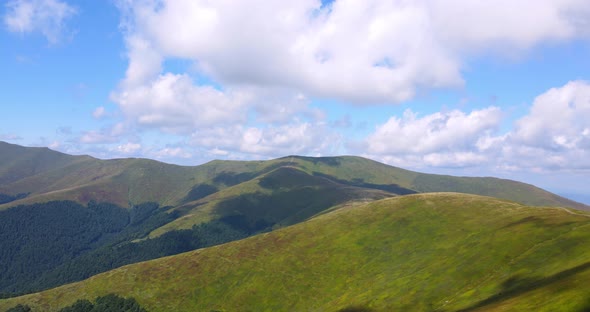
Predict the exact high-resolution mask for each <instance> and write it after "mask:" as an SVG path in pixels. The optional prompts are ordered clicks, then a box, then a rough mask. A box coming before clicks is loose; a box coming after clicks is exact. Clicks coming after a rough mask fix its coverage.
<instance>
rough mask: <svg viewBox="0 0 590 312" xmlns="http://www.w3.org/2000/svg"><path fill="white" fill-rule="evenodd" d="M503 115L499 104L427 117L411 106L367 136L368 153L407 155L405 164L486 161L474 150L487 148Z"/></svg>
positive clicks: (442, 164) (454, 164) (469, 163)
mask: <svg viewBox="0 0 590 312" xmlns="http://www.w3.org/2000/svg"><path fill="white" fill-rule="evenodd" d="M501 118H502V112H501V110H500V109H499V108H497V107H488V108H485V109H482V110H475V111H472V112H471V113H469V114H466V113H464V112H462V111H459V110H453V111H450V112H439V113H434V114H430V115H426V116H424V117H419V116H418V114H416V113H414V112H412V111H411V110H409V109H408V110H406V111H405V112H404V114H403V116H402V117H401V118H398V117H391V118H390V119H389V120H388V121H387V122H386V123H384V124H382V125H379V126H377V127H376V129H375V132H373V133H372V134H371V135H369V136H368V137H367V139H366V142H365V146H364V148H365V153H367V154H370V155H377V156H385V155H405V157H404V158H405V159H406V161H404V163H408V162H409V163H413V162H423V163H425V164H428V165H432V166H445V165H453V166H461V165H472V164H474V163H477V162H482V161H484V160H485V157H481V156H477V155H475V154H474V153H473V152H472V151H473V150H476V151H477V150H480V149H484V148H485V147H486V143H487V142H486V141H487V140H490V137H491V136H492V134H493V131H494V130H495V129H496V128H497V127H498V125H499V123H500V122H501Z"/></svg>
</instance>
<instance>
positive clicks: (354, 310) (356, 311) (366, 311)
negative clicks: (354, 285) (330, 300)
mask: <svg viewBox="0 0 590 312" xmlns="http://www.w3.org/2000/svg"><path fill="white" fill-rule="evenodd" d="M373 311H375V310H373V309H371V308H369V307H363V306H350V307H346V308H344V309H340V310H338V312H373Z"/></svg>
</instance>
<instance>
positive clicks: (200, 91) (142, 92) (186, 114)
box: [113, 73, 249, 133]
mask: <svg viewBox="0 0 590 312" xmlns="http://www.w3.org/2000/svg"><path fill="white" fill-rule="evenodd" d="M248 96H249V95H248V94H244V93H240V92H235V93H224V92H221V91H219V90H217V89H215V88H213V87H211V86H195V85H194V84H193V83H192V80H191V78H190V77H189V76H187V75H175V74H170V73H167V74H164V75H160V76H158V77H157V78H155V79H154V80H153V81H151V82H150V83H149V84H146V85H138V86H134V87H132V88H128V89H125V90H122V91H121V92H119V93H117V94H114V95H113V100H114V101H116V102H117V103H119V106H120V107H121V109H122V111H123V112H124V113H125V114H126V115H127V116H130V117H131V118H134V119H135V120H136V121H137V123H138V124H140V125H143V126H148V127H155V128H160V129H162V130H165V131H169V132H184V133H187V132H190V131H191V130H193V129H195V128H199V127H206V126H211V125H213V124H231V123H235V122H239V121H243V120H244V119H245V118H246V116H245V114H244V112H243V111H242V110H243V103H244V101H245V100H246V99H247V98H248Z"/></svg>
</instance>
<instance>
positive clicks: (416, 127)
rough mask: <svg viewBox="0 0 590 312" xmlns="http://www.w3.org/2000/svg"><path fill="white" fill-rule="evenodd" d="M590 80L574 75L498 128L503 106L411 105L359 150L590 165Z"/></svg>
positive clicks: (505, 165)
mask: <svg viewBox="0 0 590 312" xmlns="http://www.w3.org/2000/svg"><path fill="white" fill-rule="evenodd" d="M588 120H590V83H588V82H586V81H572V82H569V83H567V84H566V85H564V86H562V87H558V88H553V89H550V90H548V91H546V92H545V93H543V94H541V95H539V96H538V97H536V98H535V100H534V101H533V103H532V106H531V108H530V111H529V113H528V114H527V115H525V116H524V117H522V118H521V119H519V120H517V121H516V122H515V123H514V127H513V128H512V129H511V130H509V131H508V132H507V133H504V134H501V135H500V134H497V131H498V129H497V128H498V127H499V124H500V122H501V121H502V112H501V110H500V109H499V108H497V107H489V108H486V109H482V110H476V111H472V112H471V113H469V114H467V113H464V112H461V111H457V110H454V111H451V112H447V113H434V114H430V115H426V116H423V117H419V116H417V114H415V113H413V112H412V111H410V110H407V111H406V112H405V113H404V115H403V116H402V117H401V118H399V117H391V118H390V119H389V120H388V121H387V122H386V123H384V124H382V125H379V126H377V127H376V129H375V131H374V132H373V133H371V134H370V135H369V136H368V137H367V138H366V140H365V142H363V144H360V145H357V146H356V149H355V151H357V152H361V153H364V154H365V155H366V156H369V157H372V158H376V159H380V160H383V161H386V162H388V163H391V164H396V165H405V166H411V167H414V168H419V167H425V166H430V167H466V166H483V167H486V168H488V169H490V170H502V171H518V170H532V171H538V172H541V171H572V172H574V171H589V170H590V123H589V122H588Z"/></svg>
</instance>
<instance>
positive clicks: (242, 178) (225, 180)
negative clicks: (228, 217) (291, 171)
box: [213, 161, 290, 186]
mask: <svg viewBox="0 0 590 312" xmlns="http://www.w3.org/2000/svg"><path fill="white" fill-rule="evenodd" d="M289 164H290V162H287V161H282V162H278V163H276V164H272V165H270V166H268V167H266V168H264V169H262V170H260V171H255V172H241V173H235V172H229V171H223V172H220V173H219V174H217V175H216V176H215V177H214V178H213V183H215V184H224V185H225V186H233V185H237V184H240V183H243V182H246V181H249V180H252V179H254V178H255V177H257V176H259V175H261V174H265V173H268V172H271V171H273V170H275V169H277V168H280V167H284V166H288V165H289Z"/></svg>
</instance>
